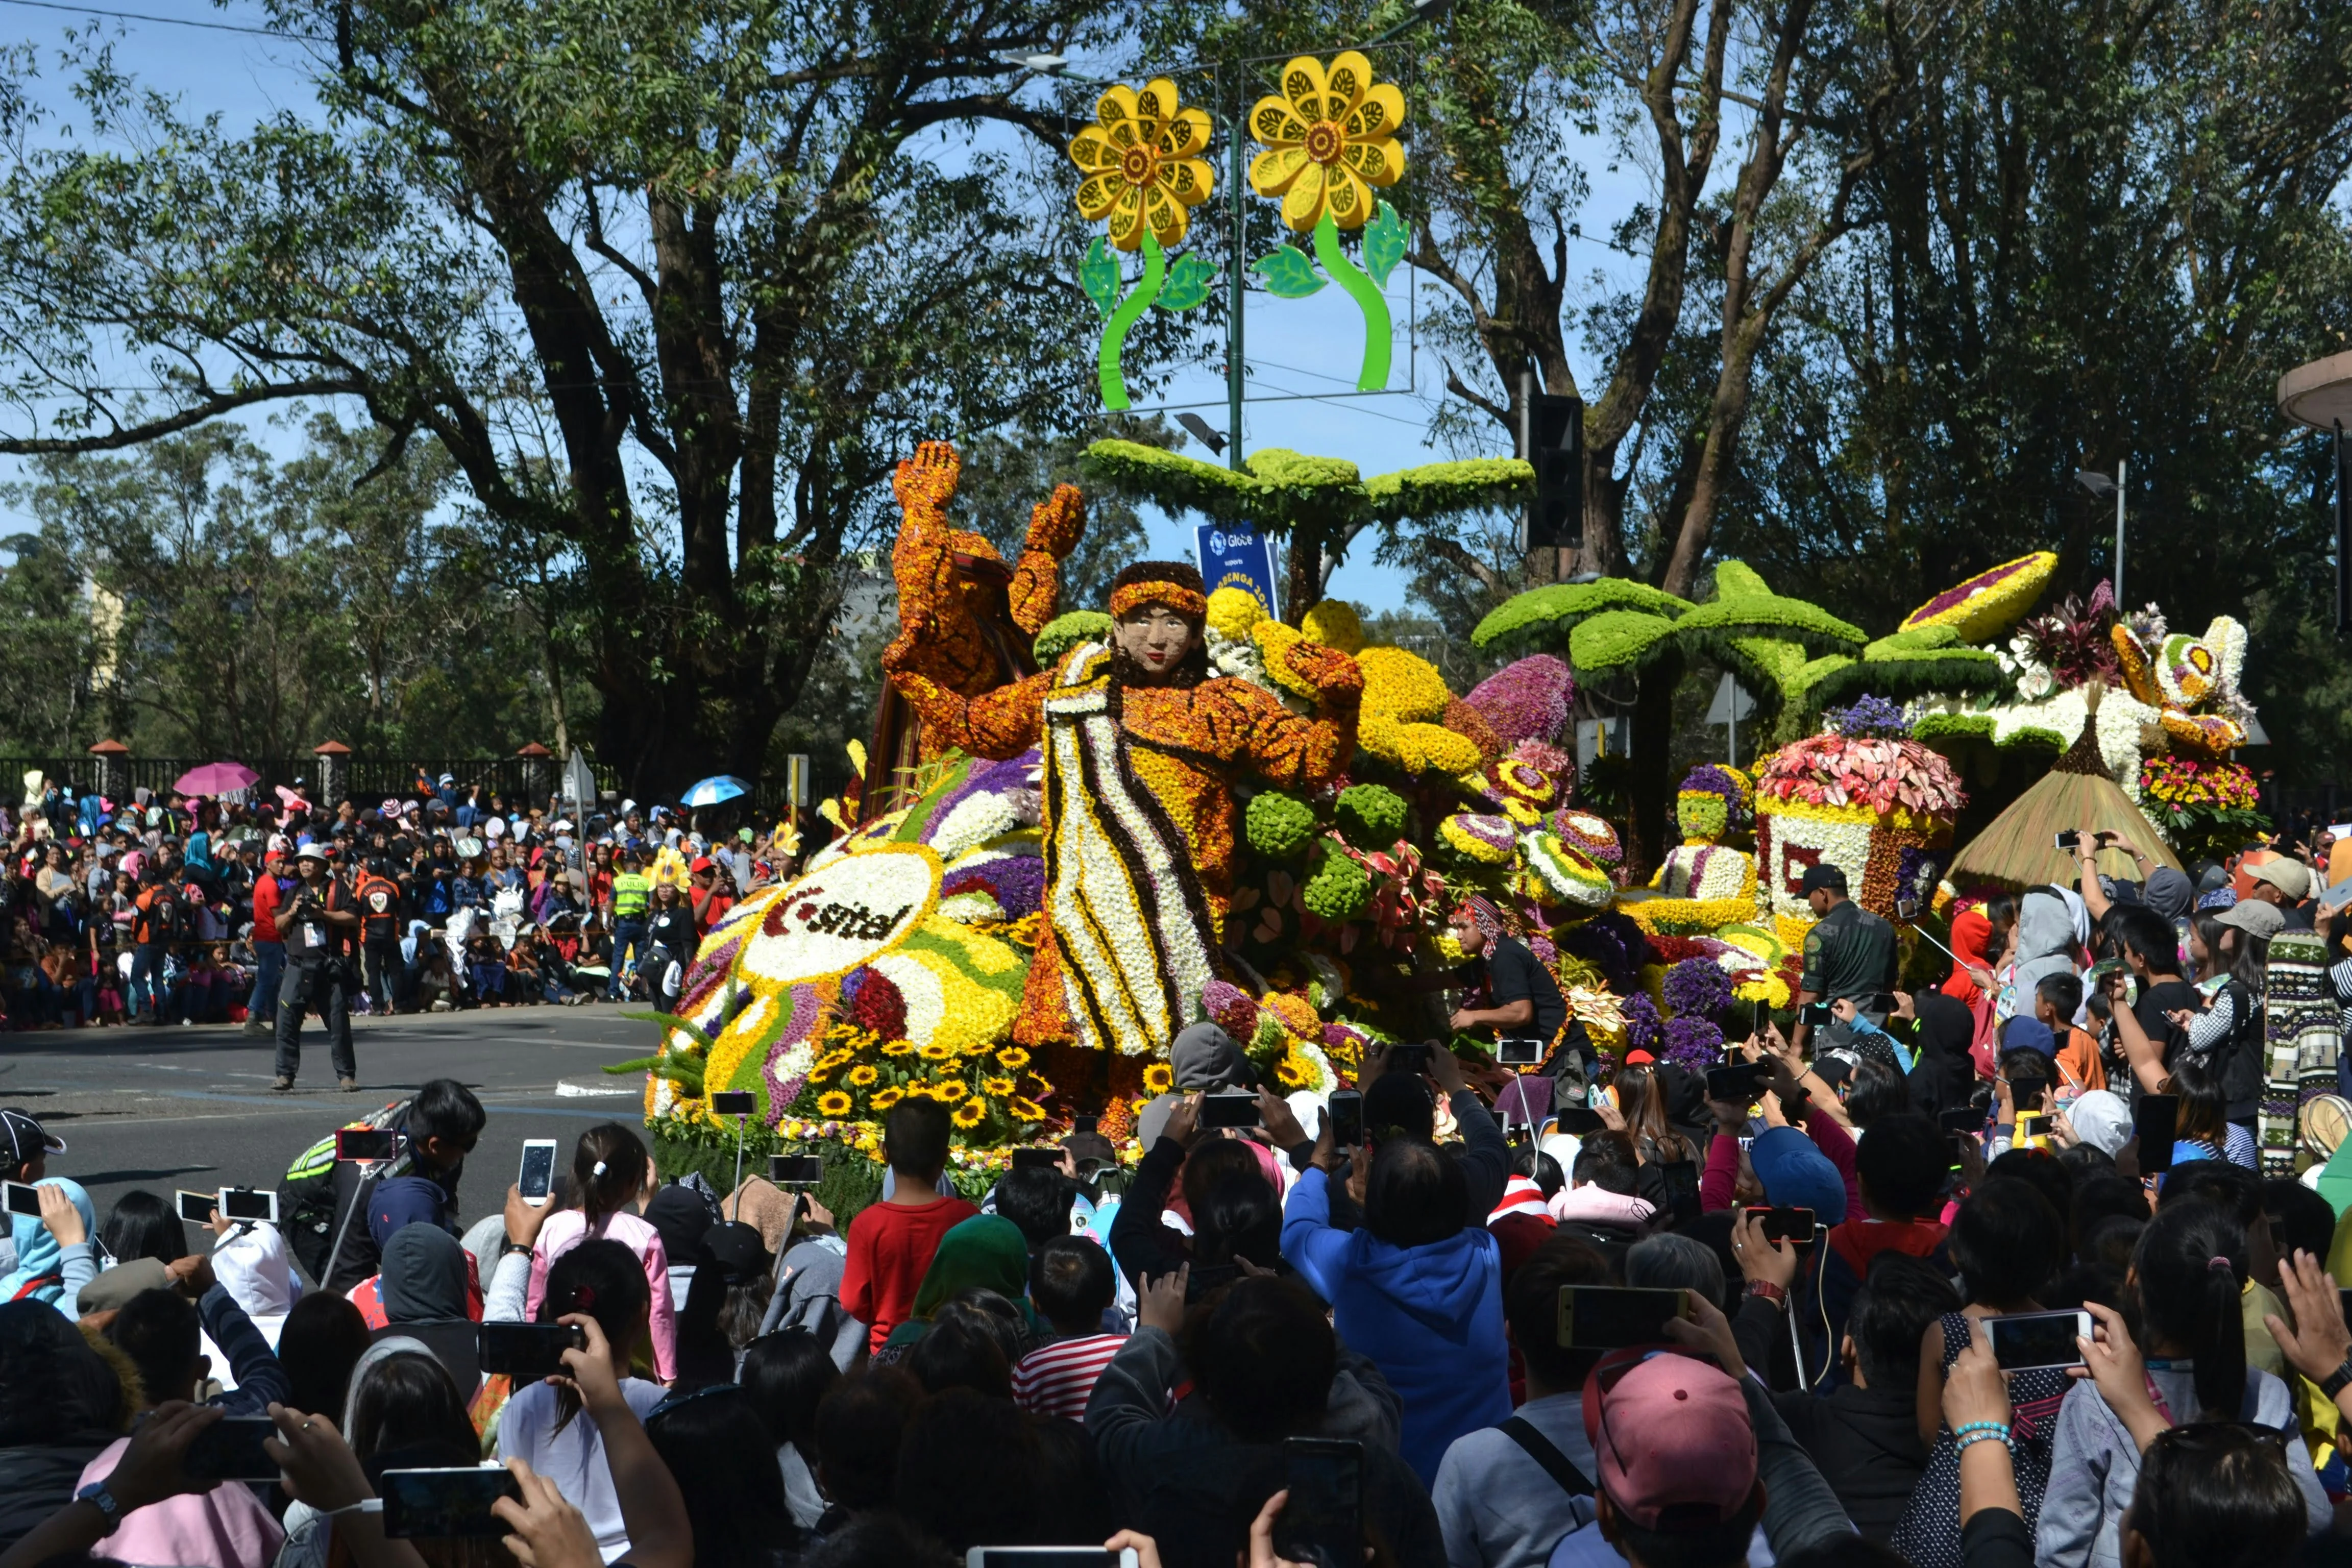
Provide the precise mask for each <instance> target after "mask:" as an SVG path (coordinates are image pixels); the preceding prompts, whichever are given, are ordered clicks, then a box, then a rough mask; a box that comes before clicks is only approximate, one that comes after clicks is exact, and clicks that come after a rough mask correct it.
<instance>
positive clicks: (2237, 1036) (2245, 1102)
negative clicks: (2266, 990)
mask: <svg viewBox="0 0 2352 1568" xmlns="http://www.w3.org/2000/svg"><path fill="white" fill-rule="evenodd" d="M2224 986H2225V989H2227V991H2228V992H2229V994H2230V998H2231V1005H2233V1007H2234V1008H2235V1010H2236V1011H2235V1022H2234V1023H2233V1024H2232V1025H2231V1029H2230V1037H2229V1038H2228V1039H2226V1040H2224V1041H2222V1042H2221V1045H2220V1047H2217V1048H2216V1049H2215V1051H2214V1053H2213V1056H2214V1062H2213V1068H2214V1073H2215V1076H2217V1077H2218V1078H2219V1079H2221V1098H2222V1099H2224V1100H2228V1101H2229V1114H2232V1115H2235V1114H2239V1113H2240V1112H2239V1107H2241V1106H2248V1107H2259V1106H2260V1104H2261V1102H2262V1098H2263V1079H2264V1076H2265V1072H2266V1069H2267V1068H2268V1067H2269V1062H2268V1060H2267V1059H2266V1058H2267V1054H2268V1053H2267V1051H2266V1050H2265V1047H2264V1045H2263V999H2262V998H2261V997H2260V996H2258V995H2256V994H2254V992H2253V990H2252V988H2251V987H2249V986H2247V985H2246V984H2243V983H2242V982H2240V981H2236V980H2231V981H2227V982H2224Z"/></svg>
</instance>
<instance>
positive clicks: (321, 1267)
mask: <svg viewBox="0 0 2352 1568" xmlns="http://www.w3.org/2000/svg"><path fill="white" fill-rule="evenodd" d="M408 1106H409V1101H407V1100H394V1102H393V1103H391V1104H390V1105H387V1106H385V1107H384V1108H383V1109H382V1110H375V1111H371V1112H370V1113H369V1114H367V1115H365V1116H362V1117H361V1118H360V1119H359V1120H358V1121H346V1122H344V1123H343V1124H342V1126H341V1127H339V1128H337V1129H336V1130H335V1131H337V1132H340V1131H345V1130H346V1129H354V1130H355V1129H362V1128H364V1129H369V1130H373V1131H381V1130H383V1129H384V1128H386V1127H393V1128H398V1127H404V1126H405V1125H407V1121H408ZM335 1164H336V1161H335V1133H334V1132H330V1133H328V1134H327V1135H326V1136H325V1137H324V1138H321V1139H320V1140H319V1141H318V1142H316V1143H313V1144H311V1145H310V1147H309V1148H308V1149H305V1150H303V1151H302V1152H300V1153H299V1154H297V1155H296V1156H294V1163H292V1164H291V1165H289V1166H288V1167H287V1168H286V1179H285V1180H284V1181H283V1182H281V1183H279V1184H278V1231H279V1233H280V1234H281V1235H283V1236H284V1237H286V1247H287V1250H288V1251H289V1252H291V1253H293V1254H294V1260H295V1261H296V1262H298V1263H299V1264H300V1265H301V1266H302V1268H303V1269H304V1270H305V1271H306V1272H307V1273H309V1275H310V1278H311V1279H313V1280H317V1281H320V1282H321V1283H323V1282H324V1280H325V1279H326V1273H325V1271H326V1268H327V1262H328V1259H329V1258H331V1257H333V1255H334V1250H335V1222H336V1221H337V1220H339V1219H341V1218H344V1217H346V1216H345V1215H343V1214H342V1213H341V1210H340V1208H339V1207H338V1205H337V1204H336V1202H335ZM394 1168H396V1167H388V1168H387V1169H386V1170H384V1171H383V1172H381V1173H379V1174H383V1175H388V1174H390V1173H391V1172H392V1169H394ZM362 1223H364V1222H362Z"/></svg>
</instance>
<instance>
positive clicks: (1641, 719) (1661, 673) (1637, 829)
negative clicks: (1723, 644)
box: [1629, 650, 1683, 880]
mask: <svg viewBox="0 0 2352 1568" xmlns="http://www.w3.org/2000/svg"><path fill="white" fill-rule="evenodd" d="M1682 679H1683V656H1682V655H1681V653H1679V652H1677V651H1673V650H1669V651H1668V652H1666V653H1664V654H1661V655H1660V656H1659V657H1658V658H1655V659H1654V660H1653V661H1652V662H1651V663H1649V664H1647V665H1645V666H1643V669H1642V672H1641V685H1640V687H1639V689H1637V690H1636V692H1635V694H1634V698H1633V780H1632V790H1633V855H1632V856H1631V857H1629V859H1631V861H1632V868H1633V873H1634V875H1635V876H1636V877H1638V878H1639V879H1643V880H1647V879H1648V878H1649V875H1650V873H1651V872H1652V871H1654V870H1655V869H1656V868H1657V867H1658V863H1659V862H1660V861H1662V860H1664V858H1665V854H1666V813H1667V811H1668V810H1669V808H1670V807H1671V806H1672V805H1673V803H1674V787H1675V780H1674V742H1675V688H1676V687H1677V686H1680V685H1681V684H1682Z"/></svg>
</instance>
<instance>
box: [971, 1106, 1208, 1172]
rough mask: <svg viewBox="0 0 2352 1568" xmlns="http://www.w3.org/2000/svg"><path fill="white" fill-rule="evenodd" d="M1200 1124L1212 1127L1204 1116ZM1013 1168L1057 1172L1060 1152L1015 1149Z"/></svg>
mask: <svg viewBox="0 0 2352 1568" xmlns="http://www.w3.org/2000/svg"><path fill="white" fill-rule="evenodd" d="M1201 1124H1202V1126H1204V1127H1206V1126H1210V1125H1212V1123H1211V1122H1210V1121H1209V1119H1208V1118H1207V1117H1205V1116H1203V1117H1202V1119H1201ZM1061 1168H1062V1152H1061V1151H1060V1150H1059V1149H1015V1150H1014V1151H1013V1169H1014V1170H1016V1171H1058V1170H1060V1169H1061Z"/></svg>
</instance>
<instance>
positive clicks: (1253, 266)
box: [1250, 245, 1323, 300]
mask: <svg viewBox="0 0 2352 1568" xmlns="http://www.w3.org/2000/svg"><path fill="white" fill-rule="evenodd" d="M1250 270H1251V271H1253V272H1255V273H1256V274H1257V275H1258V276H1259V277H1261V278H1263V279H1265V289H1266V292H1267V293H1269V294H1272V295H1273V296H1275V298H1276V299H1278V300H1304V299H1305V298H1307V296H1308V295H1309V294H1312V293H1314V292H1315V291H1316V290H1318V289H1321V288H1322V287H1323V275H1322V274H1321V273H1320V272H1318V271H1316V270H1315V263H1313V262H1312V261H1309V260H1307V253H1306V252H1305V251H1303V250H1301V249H1299V248H1298V247H1297V246H1295V245H1277V246H1276V247H1274V248H1273V249H1272V250H1270V251H1268V252H1267V253H1266V254H1265V255H1264V256H1261V257H1259V258H1257V259H1256V260H1255V261H1253V262H1251V263H1250Z"/></svg>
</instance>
